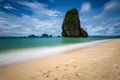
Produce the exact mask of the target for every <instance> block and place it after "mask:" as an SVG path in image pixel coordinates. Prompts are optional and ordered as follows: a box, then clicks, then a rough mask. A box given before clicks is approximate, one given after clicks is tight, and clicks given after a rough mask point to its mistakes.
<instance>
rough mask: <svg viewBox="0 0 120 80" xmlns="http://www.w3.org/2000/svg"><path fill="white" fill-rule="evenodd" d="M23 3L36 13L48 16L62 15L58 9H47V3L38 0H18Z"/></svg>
mask: <svg viewBox="0 0 120 80" xmlns="http://www.w3.org/2000/svg"><path fill="white" fill-rule="evenodd" d="M18 3H19V4H21V5H24V6H26V7H28V8H30V9H31V10H32V12H33V13H34V14H37V15H40V14H43V15H46V16H60V15H61V12H60V11H57V10H52V9H47V7H48V6H47V5H45V4H42V3H39V2H37V1H35V2H25V1H23V2H18Z"/></svg>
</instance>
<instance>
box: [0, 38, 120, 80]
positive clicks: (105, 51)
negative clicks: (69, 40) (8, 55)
mask: <svg viewBox="0 0 120 80" xmlns="http://www.w3.org/2000/svg"><path fill="white" fill-rule="evenodd" d="M0 80H120V39H115V40H108V41H105V42H103V43H100V44H96V45H92V46H88V47H84V48H80V49H74V50H71V51H67V52H64V53H63V54H56V55H52V56H48V57H45V58H40V59H33V60H29V61H24V62H18V63H15V64H11V65H6V66H0Z"/></svg>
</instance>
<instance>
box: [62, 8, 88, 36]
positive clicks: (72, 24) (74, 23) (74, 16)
mask: <svg viewBox="0 0 120 80" xmlns="http://www.w3.org/2000/svg"><path fill="white" fill-rule="evenodd" d="M62 36H63V37H87V36H88V34H87V32H85V30H83V29H82V28H81V27H80V20H79V15H78V11H77V9H75V8H74V9H71V10H69V11H68V12H67V13H66V15H65V19H64V21H63V25H62Z"/></svg>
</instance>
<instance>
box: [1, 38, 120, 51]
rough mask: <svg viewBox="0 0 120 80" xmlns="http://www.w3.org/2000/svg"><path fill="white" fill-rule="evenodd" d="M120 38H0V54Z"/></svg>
mask: <svg viewBox="0 0 120 80" xmlns="http://www.w3.org/2000/svg"><path fill="white" fill-rule="evenodd" d="M113 38H120V37H88V38H62V37H54V38H0V52H1V51H6V50H15V49H24V48H33V47H50V46H58V45H65V44H73V43H82V42H88V41H93V40H102V39H113Z"/></svg>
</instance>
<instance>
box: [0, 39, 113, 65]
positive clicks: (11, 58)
mask: <svg viewBox="0 0 120 80" xmlns="http://www.w3.org/2000/svg"><path fill="white" fill-rule="evenodd" d="M110 40H111V39H105V40H96V41H90V42H84V43H76V44H70V45H63V46H56V47H46V48H30V49H22V50H15V51H10V52H3V53H2V54H0V66H4V65H9V64H14V63H17V62H22V61H28V60H32V59H37V58H44V57H47V56H51V55H55V54H60V53H64V52H67V51H72V50H76V49H80V48H84V47H89V46H93V45H96V44H100V43H103V42H105V41H110ZM112 40H114V39H112Z"/></svg>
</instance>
